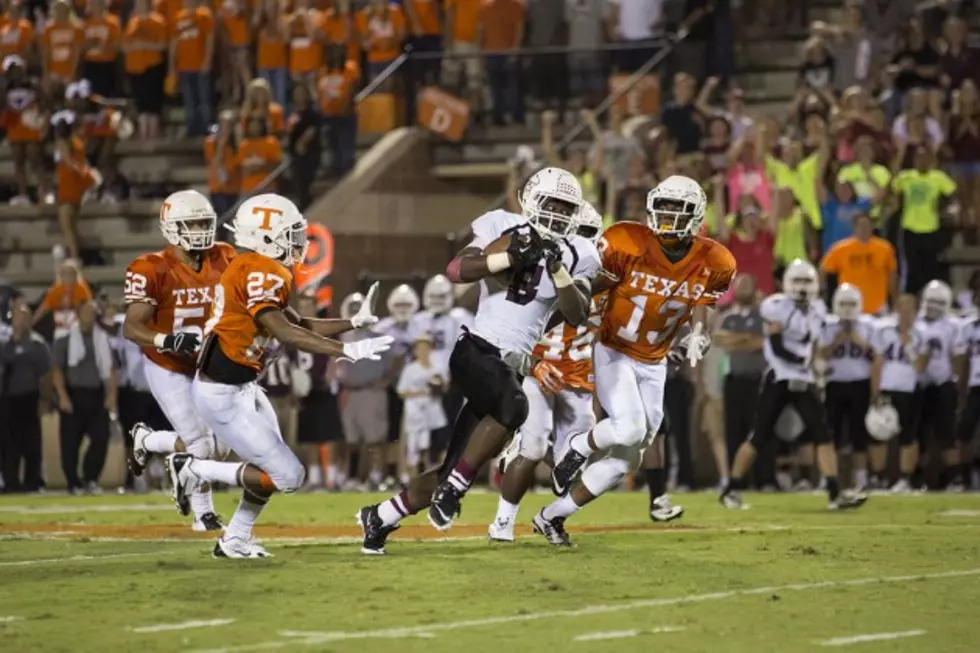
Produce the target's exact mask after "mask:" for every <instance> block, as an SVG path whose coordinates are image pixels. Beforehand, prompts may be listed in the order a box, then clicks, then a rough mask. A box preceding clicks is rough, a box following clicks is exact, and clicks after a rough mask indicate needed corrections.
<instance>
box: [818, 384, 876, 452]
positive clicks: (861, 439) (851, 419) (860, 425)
mask: <svg viewBox="0 0 980 653" xmlns="http://www.w3.org/2000/svg"><path fill="white" fill-rule="evenodd" d="M824 404H825V405H826V407H827V422H828V424H829V426H830V433H831V435H833V438H834V444H835V445H837V448H838V449H840V448H841V447H842V446H843V444H844V443H845V442H849V443H850V444H851V448H852V449H853V450H854V451H856V452H858V453H864V452H865V451H867V450H868V430H867V428H866V427H865V426H864V418H865V417H866V416H867V414H868V407H869V406H870V405H871V383H870V381H869V380H868V379H864V380H862V381H831V382H829V383H827V392H826V397H825V400H824ZM845 434H846V435H847V437H846V438H845V437H844V435H845Z"/></svg>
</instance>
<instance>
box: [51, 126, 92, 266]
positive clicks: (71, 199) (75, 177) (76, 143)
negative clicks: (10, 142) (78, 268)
mask: <svg viewBox="0 0 980 653" xmlns="http://www.w3.org/2000/svg"><path fill="white" fill-rule="evenodd" d="M51 124H52V127H53V128H54V137H55V141H54V147H55V152H54V160H55V162H56V164H57V176H58V223H59V224H60V225H61V233H62V235H63V236H64V238H65V246H66V247H67V248H68V254H69V256H71V257H72V258H75V259H78V258H80V256H81V249H80V246H79V239H78V211H79V209H80V208H81V206H82V200H83V199H84V198H85V195H86V193H89V192H90V191H91V190H93V189H96V188H98V186H99V185H100V184H101V183H102V178H101V176H100V175H99V174H98V173H97V172H96V171H95V170H93V169H92V168H91V167H90V166H89V164H88V159H87V158H86V156H85V143H84V142H83V141H82V139H81V137H80V136H79V134H78V132H79V129H80V127H81V125H80V124H79V122H78V121H76V120H75V114H74V113H73V112H72V111H67V110H66V111H59V112H58V113H56V114H54V115H53V116H52V117H51Z"/></svg>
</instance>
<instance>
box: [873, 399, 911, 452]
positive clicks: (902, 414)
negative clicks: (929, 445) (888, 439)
mask: <svg viewBox="0 0 980 653" xmlns="http://www.w3.org/2000/svg"><path fill="white" fill-rule="evenodd" d="M881 394H883V395H884V396H886V397H888V400H889V401H890V402H891V404H892V406H894V407H895V410H896V411H897V412H898V424H899V426H900V427H901V430H900V431H899V433H898V442H899V444H901V445H902V446H903V447H904V446H906V445H910V444H915V443H916V438H917V437H918V436H919V406H920V402H919V395H918V393H916V392H892V391H890V390H884V391H882V393H881Z"/></svg>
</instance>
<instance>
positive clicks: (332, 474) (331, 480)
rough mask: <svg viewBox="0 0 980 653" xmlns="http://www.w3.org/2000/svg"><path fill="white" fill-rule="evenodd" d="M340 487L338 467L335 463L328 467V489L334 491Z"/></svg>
mask: <svg viewBox="0 0 980 653" xmlns="http://www.w3.org/2000/svg"><path fill="white" fill-rule="evenodd" d="M337 485H339V479H338V478H337V466H336V465H334V464H333V463H330V464H329V465H327V489H329V490H332V489H334V488H335V487H337Z"/></svg>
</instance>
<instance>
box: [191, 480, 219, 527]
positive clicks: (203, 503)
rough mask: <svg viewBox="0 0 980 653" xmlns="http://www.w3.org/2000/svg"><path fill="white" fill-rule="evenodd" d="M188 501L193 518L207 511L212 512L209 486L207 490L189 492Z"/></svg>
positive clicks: (212, 498)
mask: <svg viewBox="0 0 980 653" xmlns="http://www.w3.org/2000/svg"><path fill="white" fill-rule="evenodd" d="M190 502H191V511H193V513H194V518H195V519H198V518H200V517H201V516H202V515H206V514H208V513H209V512H214V497H213V496H212V494H211V488H210V487H209V488H208V489H207V490H200V491H198V492H195V493H193V494H191V496H190Z"/></svg>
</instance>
